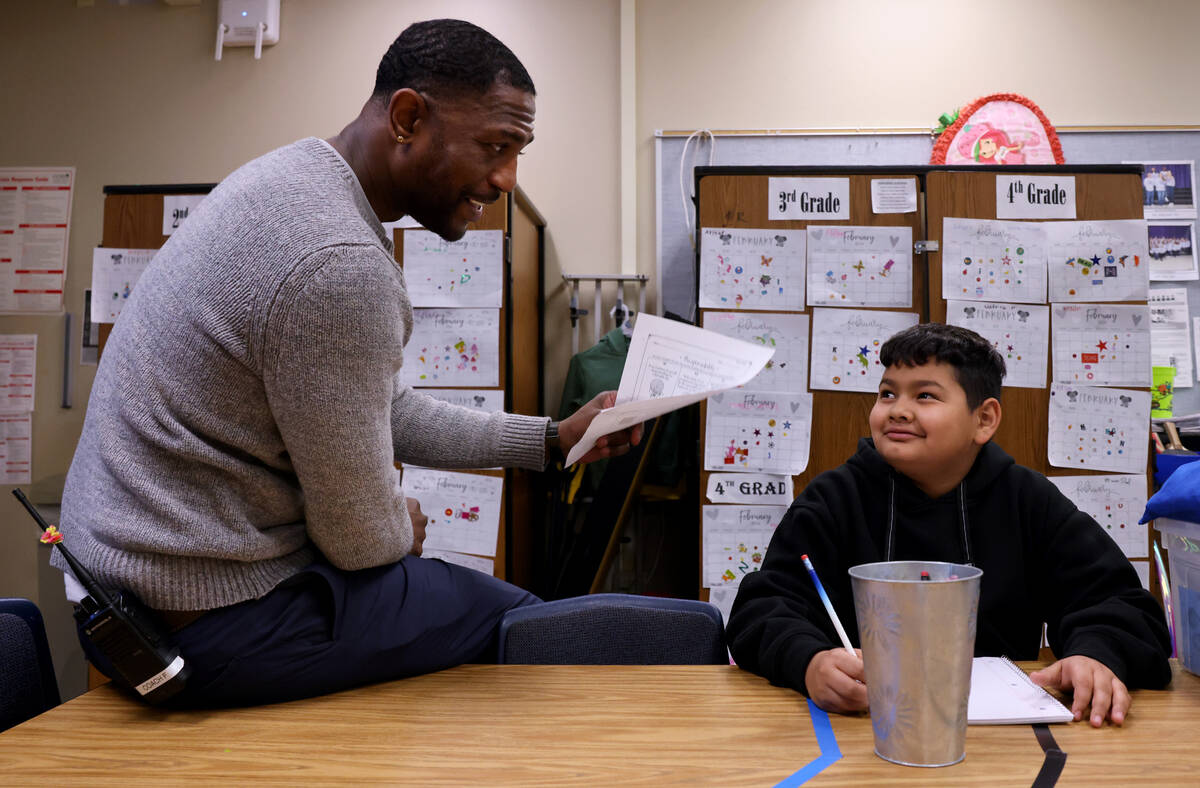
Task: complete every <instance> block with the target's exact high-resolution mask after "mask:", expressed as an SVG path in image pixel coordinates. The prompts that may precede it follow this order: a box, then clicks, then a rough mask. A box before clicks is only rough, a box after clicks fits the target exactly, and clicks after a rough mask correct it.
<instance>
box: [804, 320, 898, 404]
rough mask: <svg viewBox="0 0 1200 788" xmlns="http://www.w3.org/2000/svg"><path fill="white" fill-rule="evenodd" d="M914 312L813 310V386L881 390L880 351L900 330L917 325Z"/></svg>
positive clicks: (833, 389) (811, 381) (811, 382)
mask: <svg viewBox="0 0 1200 788" xmlns="http://www.w3.org/2000/svg"><path fill="white" fill-rule="evenodd" d="M919 319H920V318H919V317H918V316H917V315H916V313H914V312H878V311H863V312H847V311H846V310H842V309H814V310H813V341H812V359H811V365H810V369H811V372H810V374H809V384H808V387H809V388H810V389H829V390H831V391H866V392H870V393H875V392H876V391H878V390H879V379H880V378H882V377H883V365H882V364H880V362H879V350H880V348H882V347H883V343H884V342H886V341H887V339H888V338H889V337H890V336H891V335H892V334H895V333H896V332H898V331H902V330H903V329H906V328H908V327H909V326H915V325H916V324H917V321H918V320H919Z"/></svg>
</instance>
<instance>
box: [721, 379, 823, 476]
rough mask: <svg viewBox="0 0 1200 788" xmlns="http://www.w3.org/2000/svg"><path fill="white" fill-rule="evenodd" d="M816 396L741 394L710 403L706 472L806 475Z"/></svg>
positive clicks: (745, 391)
mask: <svg viewBox="0 0 1200 788" xmlns="http://www.w3.org/2000/svg"><path fill="white" fill-rule="evenodd" d="M811 431H812V395H811V394H809V393H807V392H796V393H787V392H776V391H750V390H748V389H737V390H736V391H726V392H723V393H721V394H714V395H712V396H711V397H709V398H708V404H707V408H706V414H705V429H704V432H705V438H704V467H705V469H706V470H710V471H758V472H762V473H774V474H790V475H795V474H798V473H803V472H804V469H805V468H807V467H808V451H809V435H810V433H811Z"/></svg>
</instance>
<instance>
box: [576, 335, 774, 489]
mask: <svg viewBox="0 0 1200 788" xmlns="http://www.w3.org/2000/svg"><path fill="white" fill-rule="evenodd" d="M772 355H774V351H773V350H771V349H770V348H766V347H763V346H761V345H752V344H750V343H749V342H743V341H741V340H740V339H734V338H732V337H726V336H722V335H721V334H718V333H716V332H715V331H706V330H704V329H702V328H697V327H695V326H692V325H688V324H686V323H678V322H676V321H674V320H667V319H666V318H661V317H656V316H655V315H651V314H646V313H643V314H641V315H638V318H637V325H635V326H634V329H633V337H632V338H631V339H630V342H629V353H628V355H627V356H626V357H625V367H624V369H623V370H622V371H621V385H620V387H619V388H618V389H617V404H616V406H615V407H612V408H608V409H607V410H602V411H600V413H598V414H597V415H596V417H595V418H594V419H592V423H591V424H589V425H588V428H587V430H586V431H585V432H584V434H583V437H582V438H580V439H579V442H578V443H576V444H575V445H574V446H573V447H571V451H570V452H569V453H568V454H567V459H566V465H567V466H570V465H572V464H574V463H575V462H576V461H577V460H578V459H579V458H580V457H582V456H583V455H585V454H587V453H588V451H590V450H591V448H592V447H593V446H595V445H596V440H597V439H598V438H600V437H601V436H604V435H608V434H609V433H613V432H617V431H619V430H623V429H626V428H627V427H632V426H634V425H636V424H640V423H641V422H644V421H646V420H647V419H652V418H654V417H655V416H661V415H662V414H664V413H669V412H671V411H673V410H677V409H679V408H682V407H684V406H685V405H691V404H692V403H693V402H699V401H700V400H702V399H704V398H705V397H707V396H709V395H710V394H714V393H717V392H721V391H725V390H727V389H731V388H734V387H735V386H740V385H742V384H743V383H745V382H746V381H748V380H750V379H751V378H753V377H754V376H755V375H756V374H758V372H759V371H760V370H762V368H763V366H764V365H765V364H766V363H767V361H769V360H770V359H771V356H772Z"/></svg>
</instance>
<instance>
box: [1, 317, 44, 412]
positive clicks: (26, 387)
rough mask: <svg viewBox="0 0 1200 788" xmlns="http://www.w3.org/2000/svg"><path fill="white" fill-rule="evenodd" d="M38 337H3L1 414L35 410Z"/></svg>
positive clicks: (13, 335) (25, 335)
mask: <svg viewBox="0 0 1200 788" xmlns="http://www.w3.org/2000/svg"><path fill="white" fill-rule="evenodd" d="M36 386H37V334H0V412H11V411H27V410H33V403H34V402H35V401H36V397H35V396H34V395H35V393H36Z"/></svg>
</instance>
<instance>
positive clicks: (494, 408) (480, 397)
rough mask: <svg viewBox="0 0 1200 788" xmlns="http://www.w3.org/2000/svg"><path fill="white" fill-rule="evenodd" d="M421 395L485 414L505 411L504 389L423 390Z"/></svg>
mask: <svg viewBox="0 0 1200 788" xmlns="http://www.w3.org/2000/svg"><path fill="white" fill-rule="evenodd" d="M421 393H422V394H428V395H429V396H431V397H433V398H434V399H436V400H441V401H442V402H449V403H450V404H452V405H460V406H462V407H464V408H471V409H472V410H481V411H483V412H484V413H496V412H498V411H502V410H504V390H503V389H421Z"/></svg>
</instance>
